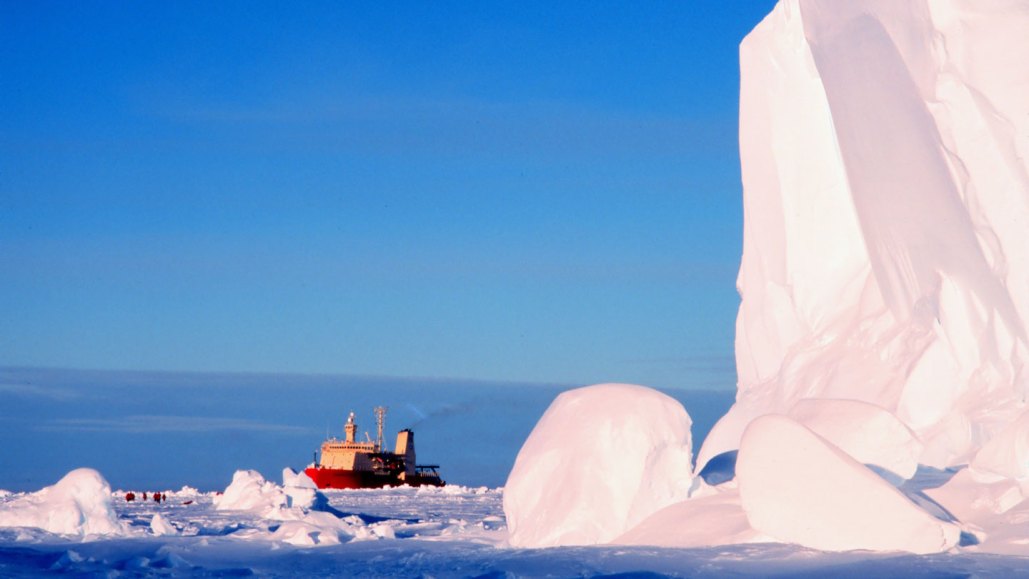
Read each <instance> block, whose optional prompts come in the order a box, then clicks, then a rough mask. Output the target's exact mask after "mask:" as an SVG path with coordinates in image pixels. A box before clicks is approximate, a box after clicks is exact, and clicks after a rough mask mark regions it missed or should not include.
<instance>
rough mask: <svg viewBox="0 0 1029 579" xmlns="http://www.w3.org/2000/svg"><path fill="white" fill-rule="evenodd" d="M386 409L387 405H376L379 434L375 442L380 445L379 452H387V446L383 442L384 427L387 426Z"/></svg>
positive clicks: (376, 421)
mask: <svg viewBox="0 0 1029 579" xmlns="http://www.w3.org/2000/svg"><path fill="white" fill-rule="evenodd" d="M386 410H387V408H386V407H385V406H376V407H375V423H376V426H377V427H378V435H377V436H376V438H375V444H376V445H377V446H378V447H379V452H386V447H385V446H383V444H382V442H383V441H382V429H383V427H385V426H386Z"/></svg>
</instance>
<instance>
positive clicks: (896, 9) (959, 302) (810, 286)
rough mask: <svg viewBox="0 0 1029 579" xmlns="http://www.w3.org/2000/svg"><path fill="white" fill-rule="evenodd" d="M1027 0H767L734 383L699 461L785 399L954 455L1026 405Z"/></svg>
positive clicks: (744, 154) (744, 129) (748, 82)
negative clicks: (878, 412) (902, 428)
mask: <svg viewBox="0 0 1029 579" xmlns="http://www.w3.org/2000/svg"><path fill="white" fill-rule="evenodd" d="M1027 31H1029V1H1025V0H909V1H904V2H898V1H896V0H856V1H854V0H852V1H847V2H839V1H834V0H783V1H782V2H780V3H779V5H778V6H777V7H776V8H775V10H774V11H773V12H772V13H771V14H770V15H769V16H768V17H767V18H765V20H764V21H763V22H761V24H760V25H758V27H757V28H755V29H754V31H753V32H751V33H750V35H749V36H747V38H746V39H745V40H744V42H743V44H742V45H741V47H740V66H741V76H742V87H741V96H740V152H741V158H742V165H743V186H744V212H745V219H744V248H743V259H742V264H741V267H740V273H739V279H738V288H739V291H740V294H741V296H742V304H741V306H740V311H739V316H738V319H737V336H736V362H737V368H738V371H739V392H738V395H737V402H736V404H735V406H734V407H733V409H732V410H731V411H730V412H729V414H728V415H726V417H724V418H723V419H722V420H721V421H720V422H719V424H718V425H717V426H716V427H715V429H714V430H713V431H712V433H711V434H710V436H709V437H708V440H707V441H706V442H705V444H704V448H703V449H702V450H701V452H700V454H699V456H698V468H700V467H702V466H703V464H704V463H706V462H707V460H709V459H710V458H711V457H713V456H715V455H717V454H719V453H721V452H724V451H727V450H731V449H734V448H736V447H737V446H738V444H739V439H740V435H741V434H742V432H743V429H744V428H745V427H746V425H747V424H748V423H749V422H750V421H751V420H752V419H754V418H755V417H757V416H760V415H762V414H768V413H788V412H789V411H790V410H791V408H792V407H793V406H794V405H795V404H796V403H797V401H799V400H801V399H804V398H829V399H853V400H859V401H864V402H869V403H872V404H875V405H878V406H880V407H882V408H884V409H886V410H888V411H890V412H892V413H894V414H895V415H896V416H897V417H899V418H900V419H901V421H903V422H904V423H905V424H906V425H907V426H908V427H910V428H911V429H912V430H913V431H914V432H915V434H916V435H917V436H918V437H919V438H921V440H922V442H923V443H924V450H923V451H922V456H921V457H920V462H922V463H924V464H930V465H934V466H945V465H952V464H959V463H963V462H967V461H969V460H971V459H972V458H973V456H974V453H975V451H976V450H977V449H978V448H979V447H980V446H982V444H984V443H985V441H987V440H989V439H990V438H992V437H993V436H995V435H996V434H997V433H998V432H1000V430H1001V429H1002V427H1003V426H1004V425H1005V423H1008V422H1010V421H1012V420H1013V419H1014V418H1015V417H1016V416H1017V415H1018V414H1020V413H1022V411H1023V410H1024V409H1025V408H1026V396H1027V390H1029V375H1027V373H1029V369H1027V368H1026V362H1027V358H1029V351H1027V337H1026V336H1027V334H1026V332H1027V326H1029V324H1027V320H1029V34H1027Z"/></svg>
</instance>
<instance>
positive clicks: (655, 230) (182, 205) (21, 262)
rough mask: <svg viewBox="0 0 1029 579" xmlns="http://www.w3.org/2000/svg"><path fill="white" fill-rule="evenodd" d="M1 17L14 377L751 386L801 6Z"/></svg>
mask: <svg viewBox="0 0 1029 579" xmlns="http://www.w3.org/2000/svg"><path fill="white" fill-rule="evenodd" d="M291 4H292V3H274V2H238V3H231V2H224V3H223V2H219V3H203V2H195V3H191V2H163V3H158V2H153V3H148V2H141V3H50V2H20V1H6V0H4V1H2V2H0V78H2V84H3V90H0V303H2V304H4V306H3V307H2V308H0V328H2V329H0V365H6V366H46V367H78V368H102V369H135V370H195V371H247V372H300V373H344V374H373V375H385V376H430V377H463V378H476V379H487V380H508V381H538V382H550V383H554V382H560V383H588V382H599V381H628V382H635V383H641V384H646V385H650V386H655V387H664V388H679V387H724V388H731V387H733V379H734V377H733V373H732V364H731V359H732V340H733V332H734V326H733V324H734V320H735V311H736V307H737V304H738V301H737V296H736V293H735V288H734V281H735V275H736V269H737V264H738V261H739V254H740V248H741V231H742V210H741V188H740V177H739V161H738V154H737V120H736V116H737V105H738V95H737V91H738V83H739V79H738V61H737V46H738V44H739V41H740V40H741V39H742V38H743V36H744V35H745V34H746V33H747V32H748V31H749V30H750V29H751V28H752V27H753V26H754V25H756V24H757V22H758V21H759V20H760V19H761V18H762V17H763V16H764V14H766V13H767V12H768V11H769V10H770V9H771V7H772V5H773V4H774V3H773V2H770V1H768V2H765V1H750V0H746V1H744V0H740V1H737V2H731V1H730V2H725V1H697V2H667V3H665V2H654V3H645V4H644V5H642V6H632V5H630V4H629V3H608V2H583V3H574V2H562V3H553V2H540V3H533V2H517V3H503V4H502V3H448V2H434V3H364V4H360V5H358V4H357V3H346V2H331V3H330V2H326V3H303V5H302V6H293V5H291Z"/></svg>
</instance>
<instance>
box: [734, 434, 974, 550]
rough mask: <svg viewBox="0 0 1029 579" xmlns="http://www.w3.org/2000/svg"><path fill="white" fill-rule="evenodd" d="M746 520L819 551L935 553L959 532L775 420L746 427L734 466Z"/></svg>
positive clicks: (813, 437) (841, 455)
mask: <svg viewBox="0 0 1029 579" xmlns="http://www.w3.org/2000/svg"><path fill="white" fill-rule="evenodd" d="M736 480H737V482H738V484H739V492H740V500H741V502H742V504H743V510H744V511H745V512H746V514H747V519H748V520H749V521H750V524H751V526H753V527H754V528H755V529H757V530H758V531H761V532H763V533H765V534H767V535H769V536H771V537H774V538H775V539H778V540H780V541H784V542H787V543H796V544H798V545H803V546H805V547H810V548H813V549H821V550H824V551H850V550H856V549H864V550H872V551H910V552H912V553H939V552H942V551H945V550H947V549H949V548H951V547H953V546H955V545H957V543H958V540H959V539H960V535H961V531H960V529H959V528H958V527H957V526H955V525H953V524H951V523H947V522H944V521H941V520H939V519H936V518H934V517H933V516H932V515H930V514H928V513H926V512H925V511H923V510H921V509H920V508H918V507H917V506H916V505H915V504H914V503H912V502H911V501H910V500H908V498H907V497H905V496H904V495H903V494H902V493H901V492H900V491H899V490H897V489H896V488H895V487H893V486H892V485H890V484H889V483H887V482H886V481H884V480H883V479H882V478H880V477H879V476H878V475H876V474H875V473H874V472H872V471H871V470H869V469H868V468H866V467H865V466H863V465H862V464H860V463H858V462H857V461H856V460H854V459H853V458H851V457H850V456H849V455H847V454H846V453H845V452H843V451H842V450H840V449H838V448H836V447H835V446H833V445H832V444H831V443H829V442H828V441H826V440H825V439H823V438H821V437H819V436H818V435H817V434H815V433H814V432H812V431H811V430H809V429H808V428H805V427H804V426H802V425H800V424H798V423H797V422H795V421H793V420H791V419H789V418H787V417H785V416H781V415H775V414H770V415H767V416H762V417H760V418H757V419H755V420H754V421H752V422H751V423H750V425H749V426H748V427H747V430H746V432H744V434H743V439H742V441H741V444H740V452H739V457H738V459H737V462H736Z"/></svg>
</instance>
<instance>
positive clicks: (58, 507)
mask: <svg viewBox="0 0 1029 579" xmlns="http://www.w3.org/2000/svg"><path fill="white" fill-rule="evenodd" d="M0 527H34V528H38V529H43V530H45V531H48V532H50V533H55V534H59V535H71V536H76V537H82V538H87V537H95V536H110V535H122V534H124V533H125V527H124V525H123V524H122V523H121V521H119V520H118V516H117V515H116V514H115V512H114V508H112V506H111V485H109V484H108V483H107V480H106V479H104V477H103V476H102V475H101V474H100V473H99V472H97V471H95V470H93V469H91V468H79V469H76V470H73V471H71V472H69V473H68V474H66V475H65V476H64V478H62V479H61V480H60V481H58V482H57V484H55V485H53V486H49V487H46V488H44V489H42V490H39V491H36V492H34V493H28V494H25V495H23V496H20V497H17V498H14V499H13V500H10V501H9V502H5V503H4V504H3V505H2V508H0Z"/></svg>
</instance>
